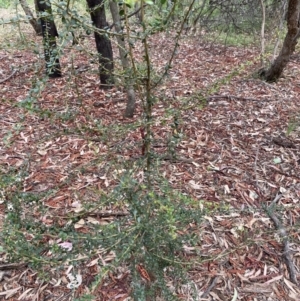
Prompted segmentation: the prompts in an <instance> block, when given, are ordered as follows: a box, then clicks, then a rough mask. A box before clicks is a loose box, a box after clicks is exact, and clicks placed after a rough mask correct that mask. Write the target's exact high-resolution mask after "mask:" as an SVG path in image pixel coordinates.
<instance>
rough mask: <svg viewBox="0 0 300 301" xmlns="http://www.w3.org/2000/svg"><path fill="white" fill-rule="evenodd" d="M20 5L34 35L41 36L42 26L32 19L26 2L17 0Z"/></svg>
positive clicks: (32, 16)
mask: <svg viewBox="0 0 300 301" xmlns="http://www.w3.org/2000/svg"><path fill="white" fill-rule="evenodd" d="M19 1H20V4H21V6H22V8H23V10H24V12H25V15H26V17H27V18H28V20H29V23H30V24H31V26H32V27H33V29H34V31H35V33H36V34H37V35H38V36H41V35H42V26H41V24H40V23H39V22H38V21H37V19H36V18H35V17H34V15H33V13H32V11H31V9H30V7H29V6H28V3H27V1H26V0H19Z"/></svg>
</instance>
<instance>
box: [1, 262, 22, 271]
mask: <svg viewBox="0 0 300 301" xmlns="http://www.w3.org/2000/svg"><path fill="white" fill-rule="evenodd" d="M26 266H27V263H4V264H0V271H7V270H20V269H22V268H24V267H26Z"/></svg>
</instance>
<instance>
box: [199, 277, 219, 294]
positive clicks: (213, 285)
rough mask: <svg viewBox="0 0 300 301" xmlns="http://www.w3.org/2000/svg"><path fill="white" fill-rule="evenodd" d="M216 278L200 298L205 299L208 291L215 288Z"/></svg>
mask: <svg viewBox="0 0 300 301" xmlns="http://www.w3.org/2000/svg"><path fill="white" fill-rule="evenodd" d="M218 278H219V277H218V276H216V277H215V278H214V279H213V280H212V281H211V284H210V285H209V287H208V288H207V289H206V290H205V292H204V293H203V294H202V295H201V298H206V297H207V296H208V294H209V293H210V291H211V290H212V289H213V288H214V287H215V285H216V282H217V280H218Z"/></svg>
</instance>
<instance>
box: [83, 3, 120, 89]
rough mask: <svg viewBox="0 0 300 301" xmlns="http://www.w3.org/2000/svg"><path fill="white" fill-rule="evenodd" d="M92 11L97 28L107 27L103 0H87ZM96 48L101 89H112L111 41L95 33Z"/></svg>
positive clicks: (92, 17)
mask: <svg viewBox="0 0 300 301" xmlns="http://www.w3.org/2000/svg"><path fill="white" fill-rule="evenodd" d="M86 2H87V4H88V7H89V9H90V14H91V19H92V21H93V25H94V26H95V27H96V28H99V29H104V28H105V27H107V22H106V15H105V7H104V1H103V0H86ZM95 41H96V47H97V51H98V54H99V75H100V81H101V88H103V89H110V88H112V86H113V84H114V78H113V70H114V64H113V52H112V47H111V42H110V39H109V38H108V37H107V36H105V35H103V34H100V33H98V32H97V31H95Z"/></svg>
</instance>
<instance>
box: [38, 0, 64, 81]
mask: <svg viewBox="0 0 300 301" xmlns="http://www.w3.org/2000/svg"><path fill="white" fill-rule="evenodd" d="M37 7H38V11H39V12H40V13H46V15H41V17H40V20H41V24H42V32H43V44H44V53H45V61H46V73H47V75H48V76H49V77H52V78H54V77H61V68H60V63H59V58H58V51H57V45H56V37H57V36H58V33H57V29H56V26H55V23H54V19H53V15H52V8H51V4H50V2H49V1H46V0H39V1H38V2H37Z"/></svg>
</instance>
